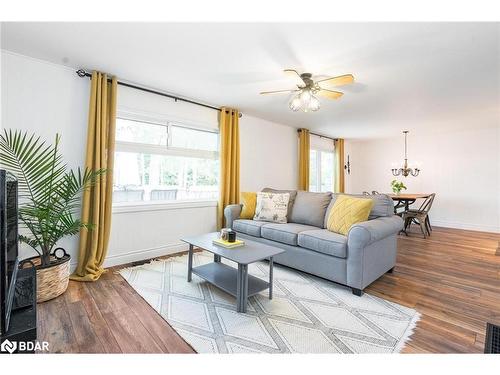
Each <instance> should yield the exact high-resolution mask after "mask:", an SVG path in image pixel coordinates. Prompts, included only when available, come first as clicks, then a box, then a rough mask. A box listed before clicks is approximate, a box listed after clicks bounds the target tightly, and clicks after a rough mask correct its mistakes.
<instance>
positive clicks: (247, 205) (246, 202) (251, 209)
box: [240, 193, 257, 219]
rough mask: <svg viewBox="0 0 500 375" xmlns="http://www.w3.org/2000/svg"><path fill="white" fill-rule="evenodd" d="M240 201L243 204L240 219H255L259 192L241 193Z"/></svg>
mask: <svg viewBox="0 0 500 375" xmlns="http://www.w3.org/2000/svg"><path fill="white" fill-rule="evenodd" d="M240 203H241V204H242V205H243V208H242V209H241V213H240V219H253V217H254V215H255V206H256V205H257V193H241V194H240Z"/></svg>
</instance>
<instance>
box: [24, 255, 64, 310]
mask: <svg viewBox="0 0 500 375" xmlns="http://www.w3.org/2000/svg"><path fill="white" fill-rule="evenodd" d="M58 251H62V252H63V255H61V256H59V255H58V254H57V252H58ZM70 259H71V257H70V256H69V255H68V254H67V253H66V251H65V250H64V249H63V248H60V247H59V248H57V249H55V250H54V252H53V253H52V254H51V256H50V264H49V265H48V266H42V265H41V259H40V257H39V256H36V257H32V258H28V259H24V260H23V261H22V262H21V267H26V266H28V263H29V264H32V265H34V266H35V267H36V302H37V303H41V302H45V301H48V300H51V299H53V298H56V297H58V296H60V295H61V294H63V293H64V292H65V291H66V289H67V288H68V282H69V261H70Z"/></svg>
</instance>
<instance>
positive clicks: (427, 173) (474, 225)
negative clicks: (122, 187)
mask: <svg viewBox="0 0 500 375" xmlns="http://www.w3.org/2000/svg"><path fill="white" fill-rule="evenodd" d="M487 125H491V126H484V127H482V128H480V127H479V126H477V125H476V126H474V127H472V126H471V127H470V128H469V130H466V129H463V126H460V127H458V126H457V128H459V129H460V130H456V131H446V132H440V131H439V129H436V131H435V132H434V133H432V134H416V133H415V132H412V133H410V134H409V138H408V159H409V162H410V163H412V162H417V163H418V164H419V166H420V168H421V169H422V171H421V172H420V175H419V176H418V177H406V178H404V177H399V178H397V179H398V180H400V181H403V182H404V183H405V185H406V186H407V187H408V190H407V192H412V193H428V192H434V193H436V199H435V201H434V206H433V207H432V211H431V214H430V215H431V220H432V222H433V223H434V225H438V226H445V227H453V228H462V229H472V230H483V231H490V232H500V179H499V175H500V174H499V167H500V166H499V164H500V154H499V149H500V140H499V137H500V130H499V127H498V125H497V126H495V124H487ZM403 142H404V139H403V136H402V134H401V135H400V136H398V137H394V138H387V139H380V140H372V141H358V142H355V141H354V142H353V141H351V142H347V145H346V154H349V155H350V161H351V174H350V175H346V184H347V185H346V189H347V191H348V192H352V193H359V192H362V191H372V190H377V191H379V192H390V191H391V187H390V182H391V181H392V180H393V179H394V178H395V177H393V176H392V173H391V168H393V165H394V163H397V164H398V165H400V164H401V163H402V161H403V152H404V143H403Z"/></svg>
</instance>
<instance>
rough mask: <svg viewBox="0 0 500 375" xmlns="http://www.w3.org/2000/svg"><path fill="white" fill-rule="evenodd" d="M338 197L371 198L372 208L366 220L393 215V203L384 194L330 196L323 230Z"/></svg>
mask: <svg viewBox="0 0 500 375" xmlns="http://www.w3.org/2000/svg"><path fill="white" fill-rule="evenodd" d="M340 195H348V196H350V197H357V198H365V199H367V198H371V199H373V202H374V204H373V207H372V210H371V211H370V216H368V220H372V219H376V218H377V217H386V216H392V215H394V203H393V201H392V199H391V197H389V196H388V195H386V194H374V195H363V194H336V193H335V194H332V200H331V202H330V204H329V205H328V208H327V209H326V215H325V221H324V224H323V228H326V225H327V221H328V216H329V215H330V210H331V209H332V207H333V205H334V204H335V201H336V200H337V197H338V196H340Z"/></svg>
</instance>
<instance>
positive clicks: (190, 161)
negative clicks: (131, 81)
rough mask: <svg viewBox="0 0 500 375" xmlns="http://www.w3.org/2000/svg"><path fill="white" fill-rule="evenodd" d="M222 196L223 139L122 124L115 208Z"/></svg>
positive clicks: (172, 126) (178, 127)
mask: <svg viewBox="0 0 500 375" xmlns="http://www.w3.org/2000/svg"><path fill="white" fill-rule="evenodd" d="M218 196H219V135H218V133H216V132H212V131H208V130H201V129H195V128H191V127H187V126H183V125H182V124H177V123H164V124H162V123H160V122H158V123H154V122H146V121H140V120H136V119H130V118H117V119H116V152H115V166H114V175H113V203H125V202H129V203H132V202H150V203H153V202H162V201H172V200H193V199H205V200H212V199H217V198H218Z"/></svg>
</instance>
